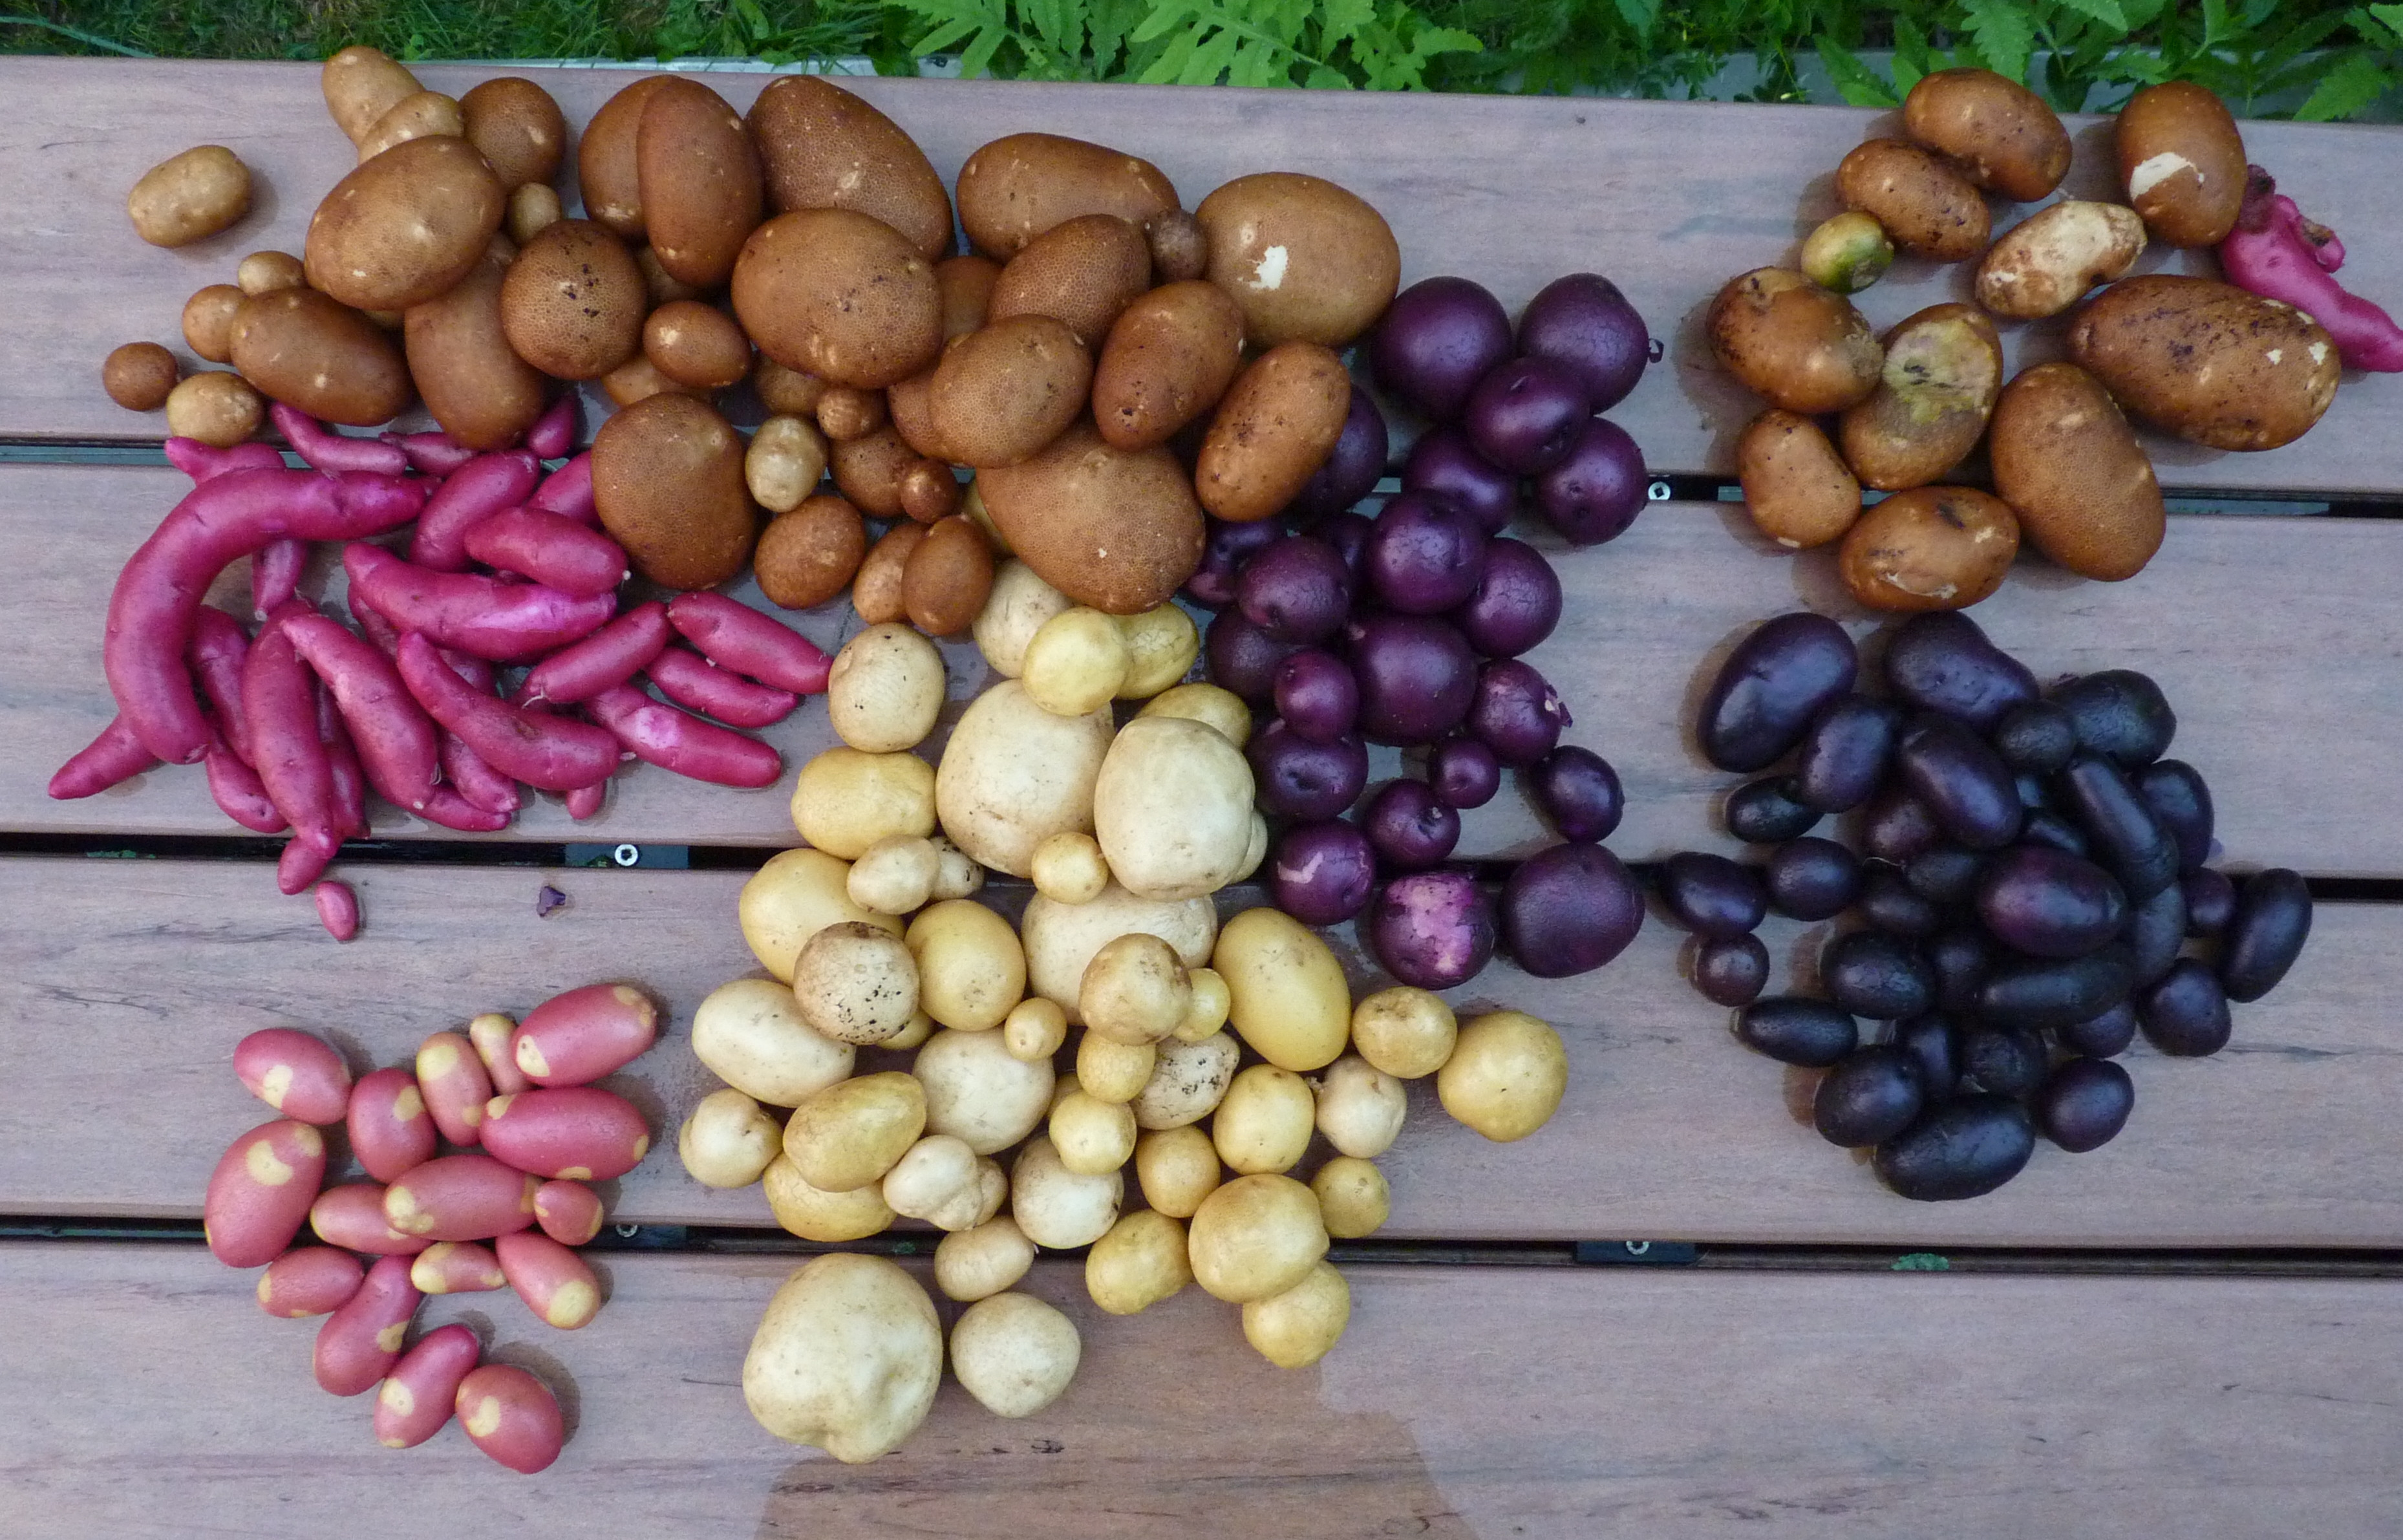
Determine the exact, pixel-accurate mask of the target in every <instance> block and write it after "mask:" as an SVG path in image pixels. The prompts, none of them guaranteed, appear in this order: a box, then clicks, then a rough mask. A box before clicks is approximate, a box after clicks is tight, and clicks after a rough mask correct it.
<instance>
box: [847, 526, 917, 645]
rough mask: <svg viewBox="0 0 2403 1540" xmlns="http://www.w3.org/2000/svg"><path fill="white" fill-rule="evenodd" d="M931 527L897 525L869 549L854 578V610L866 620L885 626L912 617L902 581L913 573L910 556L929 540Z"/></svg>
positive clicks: (866, 621)
mask: <svg viewBox="0 0 2403 1540" xmlns="http://www.w3.org/2000/svg"><path fill="white" fill-rule="evenodd" d="M927 528H928V526H927V525H924V524H916V523H900V524H896V525H894V526H893V527H892V528H891V529H889V530H886V531H885V532H884V533H883V534H881V535H879V536H878V537H877V540H876V544H874V545H872V546H870V547H868V554H867V555H866V556H865V557H863V558H861V559H860V563H859V571H858V572H857V573H855V574H854V575H853V576H852V579H851V607H852V608H853V609H854V610H856V611H858V612H859V618H860V619H861V620H862V621H864V622H865V623H867V624H868V625H871V626H882V625H885V624H887V623H889V622H891V621H895V620H907V619H908V618H909V617H910V609H909V606H908V605H907V604H903V603H902V600H901V580H902V577H903V576H904V575H906V574H907V573H908V571H909V567H910V553H911V552H912V551H915V550H916V549H917V548H918V543H919V542H920V541H922V540H924V539H925V538H926V530H927Z"/></svg>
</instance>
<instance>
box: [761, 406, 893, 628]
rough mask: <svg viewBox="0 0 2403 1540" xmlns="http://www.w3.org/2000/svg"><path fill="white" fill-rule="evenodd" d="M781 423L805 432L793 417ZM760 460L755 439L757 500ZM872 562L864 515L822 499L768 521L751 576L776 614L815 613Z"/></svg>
mask: <svg viewBox="0 0 2403 1540" xmlns="http://www.w3.org/2000/svg"><path fill="white" fill-rule="evenodd" d="M777 421H779V422H785V423H795V425H796V426H806V424H804V423H799V422H798V421H797V420H796V419H794V418H790V417H785V418H779V419H777ZM763 432H764V430H763ZM760 458H761V457H760V452H759V439H758V437H753V439H752V441H751V451H750V452H749V453H748V454H746V455H745V456H744V458H743V477H744V479H745V481H746V482H747V483H748V484H749V486H750V488H751V492H752V495H753V496H754V497H757V496H758V494H759V485H760V469H759V465H760ZM773 490H774V489H773V488H771V491H773ZM867 560H868V525H867V524H866V523H865V522H864V521H863V520H861V519H860V517H859V510H858V509H857V508H855V507H853V506H851V504H850V503H849V502H847V501H845V500H844V499H842V498H840V497H837V496H836V495H834V494H833V493H819V494H818V495H817V496H815V497H807V498H803V499H802V500H801V501H800V502H799V503H797V504H795V505H794V506H792V507H791V508H789V509H787V510H786V511H785V512H783V513H780V514H778V515H777V516H776V517H775V518H773V519H771V520H769V521H768V527H767V529H766V530H764V531H763V532H761V534H760V535H759V544H758V546H757V548H755V549H754V550H753V551H752V552H751V572H752V576H755V577H757V579H758V581H759V591H760V592H761V593H763V594H765V595H766V596H767V599H768V602H769V603H770V604H773V605H775V606H776V607H777V608H779V609H788V610H806V609H815V608H817V606H819V605H820V604H831V603H833V602H834V601H835V600H837V599H839V598H840V597H841V596H842V590H843V589H844V588H845V587H846V586H847V585H848V584H849V583H850V582H851V581H852V579H853V578H854V576H857V575H858V572H859V568H860V564H861V563H862V562H866V561H867ZM838 666H840V665H838Z"/></svg>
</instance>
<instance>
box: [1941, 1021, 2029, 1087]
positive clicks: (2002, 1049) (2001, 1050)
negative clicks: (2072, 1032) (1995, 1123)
mask: <svg viewBox="0 0 2403 1540" xmlns="http://www.w3.org/2000/svg"><path fill="white" fill-rule="evenodd" d="M2045 1057H2046V1056H2045V1047H2044V1039H2042V1038H2041V1037H2038V1036H2037V1035H2036V1034H2035V1033H2032V1032H2030V1031H2028V1030H2027V1029H2026V1028H2025V1027H1992V1026H1986V1027H1977V1028H1974V1029H1972V1030H1971V1031H1970V1032H1969V1033H1968V1034H1967V1035H1965V1037H1963V1038H1962V1039H1961V1062H1962V1067H1963V1068H1965V1070H1967V1071H1968V1074H1969V1078H1970V1079H1972V1080H1975V1081H1976V1082H1978V1084H1979V1087H1980V1088H1981V1089H1986V1090H1990V1091H1993V1093H1994V1094H1995V1095H1997V1096H2016V1097H2024V1096H2027V1095H2029V1094H2031V1093H2033V1092H2034V1091H2035V1089H2036V1088H2037V1087H2038V1086H2040V1085H2042V1084H2044V1067H2045Z"/></svg>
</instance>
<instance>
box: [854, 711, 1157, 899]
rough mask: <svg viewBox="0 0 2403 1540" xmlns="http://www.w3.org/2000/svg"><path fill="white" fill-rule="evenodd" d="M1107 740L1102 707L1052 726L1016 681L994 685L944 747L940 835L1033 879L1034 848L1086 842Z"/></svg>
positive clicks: (938, 789) (1054, 720) (938, 776)
mask: <svg viewBox="0 0 2403 1540" xmlns="http://www.w3.org/2000/svg"><path fill="white" fill-rule="evenodd" d="M1111 732H1112V724H1111V720H1110V713H1109V708H1108V707H1107V705H1106V704H1105V705H1104V706H1103V707H1102V709H1100V710H1098V711H1094V712H1090V713H1088V714H1087V715H1083V716H1055V715H1052V714H1051V713H1049V712H1048V711H1045V710H1044V709H1043V708H1042V707H1041V706H1039V705H1037V704H1035V699H1034V697H1032V696H1030V695H1028V694H1027V693H1026V687H1025V686H1023V685H1021V684H1020V683H1019V682H1018V681H1016V680H1014V679H1007V680H1004V681H1003V682H1002V683H1000V684H998V685H995V686H994V687H993V688H991V689H989V690H987V691H985V692H984V693H983V694H982V695H980V696H979V697H977V699H976V701H975V702H974V703H973V704H971V705H970V706H969V707H968V709H967V711H966V712H965V714H963V715H961V717H960V720H959V724H958V726H956V727H954V728H952V729H951V739H950V741H949V742H946V743H945V744H944V745H943V762H942V764H941V765H940V766H938V768H937V770H936V771H935V798H934V805H935V811H936V812H937V813H938V815H939V816H940V818H941V820H942V825H943V832H944V833H945V834H947V835H949V836H950V837H951V842H952V843H953V844H956V845H957V846H959V848H960V849H962V850H964V851H965V852H966V853H968V854H969V855H970V856H971V857H972V858H974V859H975V860H976V861H978V862H979V863H980V864H982V865H984V866H986V867H992V868H993V870H996V871H1006V872H1007V873H1008V874H1009V875H1011V876H1012V877H1024V876H1026V875H1027V874H1028V873H1030V872H1032V871H1033V870H1034V869H1035V846H1037V845H1039V844H1041V843H1042V842H1043V841H1044V839H1046V838H1047V837H1048V836H1050V835H1054V834H1057V833H1059V832H1060V831H1061V830H1063V829H1076V830H1078V831H1081V832H1084V833H1090V832H1092V827H1093V782H1094V779H1095V777H1097V776H1099V775H1100V774H1101V770H1102V759H1103V756H1104V755H1106V754H1107V753H1108V752H1109V746H1110V736H1111ZM919 832H924V831H919ZM812 843H813V844H814V843H816V841H815V840H813V841H812Z"/></svg>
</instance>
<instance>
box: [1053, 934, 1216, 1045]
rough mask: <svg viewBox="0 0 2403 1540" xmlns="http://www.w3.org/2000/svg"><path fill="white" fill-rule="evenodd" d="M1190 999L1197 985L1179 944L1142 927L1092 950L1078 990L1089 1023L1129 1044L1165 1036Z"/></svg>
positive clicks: (1078, 1000) (1096, 1030)
mask: <svg viewBox="0 0 2403 1540" xmlns="http://www.w3.org/2000/svg"><path fill="white" fill-rule="evenodd" d="M1192 1003H1193V988H1192V985H1191V984H1190V983H1189V982H1188V981H1187V978H1186V975H1185V964H1184V962H1183V960H1182V959H1180V958H1179V957H1178V956H1177V955H1176V949H1175V948H1174V947H1172V946H1170V945H1169V944H1168V943H1167V942H1166V941H1163V940H1161V939H1160V937H1159V936H1149V935H1146V934H1145V933H1143V932H1141V931H1136V932H1134V933H1132V934H1130V935H1126V936H1118V937H1116V938H1114V939H1112V940H1110V941H1109V942H1107V943H1105V944H1104V946H1103V947H1102V949H1101V950H1099V951H1096V952H1095V953H1093V960H1092V961H1091V962H1090V963H1088V964H1085V976H1084V978H1083V980H1082V981H1081V982H1080V983H1079V984H1078V986H1077V990H1076V1010H1077V1013H1078V1014H1079V1015H1081V1016H1082V1017H1083V1018H1084V1020H1085V1025H1086V1027H1087V1029H1088V1030H1089V1031H1091V1032H1094V1033H1098V1034H1101V1035H1102V1036H1104V1037H1106V1038H1108V1039H1109V1040H1110V1041H1111V1042H1114V1043H1123V1044H1127V1045H1129V1046H1130V1047H1133V1046H1139V1045H1142V1044H1147V1043H1158V1042H1160V1040H1161V1039H1163V1038H1165V1037H1167V1036H1168V1035H1169V1034H1171V1033H1173V1032H1174V1031H1175V1030H1176V1028H1177V1026H1178V1025H1179V1024H1180V1023H1181V1022H1183V1021H1184V1020H1185V1017H1186V1013H1187V1012H1188V1010H1189V1009H1190V1008H1191V1006H1192Z"/></svg>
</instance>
